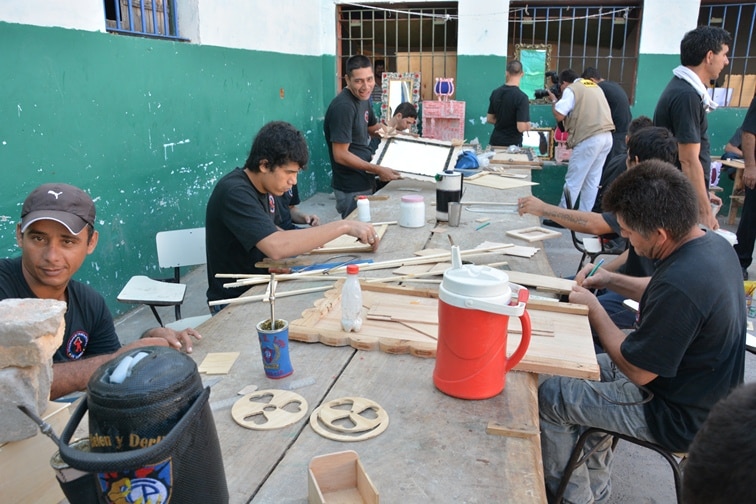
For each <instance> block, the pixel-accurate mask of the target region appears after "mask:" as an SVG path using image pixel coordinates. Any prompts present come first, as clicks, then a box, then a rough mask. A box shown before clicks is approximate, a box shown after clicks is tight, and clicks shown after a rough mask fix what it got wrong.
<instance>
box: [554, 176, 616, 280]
mask: <svg viewBox="0 0 756 504" xmlns="http://www.w3.org/2000/svg"><path fill="white" fill-rule="evenodd" d="M564 200H565V203H566V205H567V209H568V210H573V207H572V196H571V194H570V190H569V189H567V188H566V187H565V188H564ZM570 236H572V244H573V245H574V246H575V248H576V249H577V250H578V252H581V253H582V254H583V255H582V256H580V262H579V263H578V267H577V270H576V271H575V274H577V272H578V271H580V270H581V269H582V268H583V265H584V264H585V260H586V259H590V262H591V263H595V262H596V258H597V257H598V256H600V255H620V254H622V253H623V252H624V251H625V249H624V248H623V249H621V250H617V249H609V248H607V245H606V240H605V239H604V238H603V237H601V236H594V237H590V238H589V237H586V238H582V239H581V238H578V236H577V233H575V231H573V230H571V229H570ZM589 240H590V241H589ZM625 245H626V246H627V244H625ZM625 248H626V247H625Z"/></svg>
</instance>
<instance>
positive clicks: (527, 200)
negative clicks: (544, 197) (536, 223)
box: [517, 196, 546, 217]
mask: <svg viewBox="0 0 756 504" xmlns="http://www.w3.org/2000/svg"><path fill="white" fill-rule="evenodd" d="M545 208H546V203H544V202H543V201H541V200H539V199H538V198H536V197H535V196H525V197H524V198H519V199H518V200H517V213H519V214H520V215H525V214H531V215H535V216H537V217H541V216H543V212H544V210H545Z"/></svg>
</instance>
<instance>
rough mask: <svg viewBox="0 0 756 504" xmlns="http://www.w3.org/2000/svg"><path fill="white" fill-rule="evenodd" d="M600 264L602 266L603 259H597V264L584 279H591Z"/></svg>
mask: <svg viewBox="0 0 756 504" xmlns="http://www.w3.org/2000/svg"><path fill="white" fill-rule="evenodd" d="M602 264H604V260H603V259H599V261H598V262H597V263H596V265H595V266H594V267H593V269H592V270H591V272H590V273H588V275H587V276H586V277H585V278H589V277H592V276H593V274H594V273H596V272H597V271H598V269H599V268H600V267H601V265H602Z"/></svg>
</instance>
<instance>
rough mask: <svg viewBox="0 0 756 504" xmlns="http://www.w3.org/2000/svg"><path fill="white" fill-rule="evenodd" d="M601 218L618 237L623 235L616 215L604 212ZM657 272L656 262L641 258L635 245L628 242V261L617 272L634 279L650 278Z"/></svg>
mask: <svg viewBox="0 0 756 504" xmlns="http://www.w3.org/2000/svg"><path fill="white" fill-rule="evenodd" d="M601 217H603V218H604V221H605V222H606V223H607V224H608V225H609V227H610V228H612V231H614V232H615V233H617V234H618V235H619V234H620V233H621V231H622V229H621V228H620V225H619V222H617V216H616V215H614V214H613V213H611V212H603V213H602V214H601ZM655 270H656V264H655V262H654V261H653V260H651V259H649V258H648V257H643V256H639V255H638V254H637V253H636V252H635V247H633V244H632V243H630V240H628V241H627V260H626V261H625V264H623V265H622V266H621V267H620V268H619V269H618V270H617V272H618V273H622V274H624V275H628V276H633V277H648V276H651V275H653V274H654V271H655Z"/></svg>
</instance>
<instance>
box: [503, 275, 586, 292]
mask: <svg viewBox="0 0 756 504" xmlns="http://www.w3.org/2000/svg"><path fill="white" fill-rule="evenodd" d="M506 273H507V276H509V281H510V282H512V283H516V284H519V285H525V286H527V287H534V288H536V289H538V290H542V291H547V292H555V293H557V294H569V293H570V292H572V286H573V285H575V280H570V279H567V278H557V277H553V276H547V275H538V274H536V273H525V272H524V271H514V270H511V271H507V272H506Z"/></svg>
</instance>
